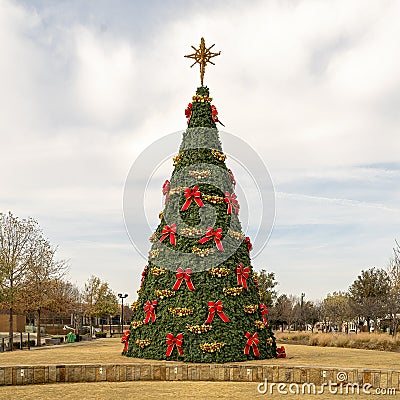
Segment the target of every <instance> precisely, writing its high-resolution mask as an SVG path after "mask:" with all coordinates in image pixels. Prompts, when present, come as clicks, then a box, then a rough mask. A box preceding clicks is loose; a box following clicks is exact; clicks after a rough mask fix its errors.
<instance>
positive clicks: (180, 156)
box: [172, 153, 182, 165]
mask: <svg viewBox="0 0 400 400" xmlns="http://www.w3.org/2000/svg"><path fill="white" fill-rule="evenodd" d="M181 158H182V153H178V154H177V155H176V156H175V157H173V158H172V161H173V162H174V165H176V164H178V162H179V161H181Z"/></svg>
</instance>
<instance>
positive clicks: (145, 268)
mask: <svg viewBox="0 0 400 400" xmlns="http://www.w3.org/2000/svg"><path fill="white" fill-rule="evenodd" d="M147 269H148V266H147V265H146V266H145V267H144V270H143V272H142V280H141V281H140V287H142V286H143V283H144V278H146V275H147Z"/></svg>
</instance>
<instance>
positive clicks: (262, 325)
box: [254, 321, 268, 331]
mask: <svg viewBox="0 0 400 400" xmlns="http://www.w3.org/2000/svg"><path fill="white" fill-rule="evenodd" d="M254 325H255V327H256V328H257V329H259V330H260V331H262V330H263V329H265V328H266V327H267V326H268V323H265V322H264V321H254Z"/></svg>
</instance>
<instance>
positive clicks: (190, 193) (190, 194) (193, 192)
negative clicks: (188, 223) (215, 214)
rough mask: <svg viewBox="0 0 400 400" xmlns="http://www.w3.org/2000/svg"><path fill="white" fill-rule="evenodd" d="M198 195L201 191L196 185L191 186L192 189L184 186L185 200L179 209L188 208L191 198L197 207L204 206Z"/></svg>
mask: <svg viewBox="0 0 400 400" xmlns="http://www.w3.org/2000/svg"><path fill="white" fill-rule="evenodd" d="M200 196H201V193H200V191H199V188H198V187H197V186H193V188H192V189H190V188H186V189H185V197H186V202H185V204H184V205H183V206H182V208H181V211H186V210H187V209H188V208H189V206H190V204H191V203H192V200H194V201H195V202H196V204H197V205H198V206H199V207H204V203H203V202H202V201H201V198H200Z"/></svg>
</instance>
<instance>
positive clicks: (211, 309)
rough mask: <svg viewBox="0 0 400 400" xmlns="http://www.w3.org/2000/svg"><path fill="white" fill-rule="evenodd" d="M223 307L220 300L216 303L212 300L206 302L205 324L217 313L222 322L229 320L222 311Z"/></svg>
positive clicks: (209, 322)
mask: <svg viewBox="0 0 400 400" xmlns="http://www.w3.org/2000/svg"><path fill="white" fill-rule="evenodd" d="M223 309H224V306H223V305H222V301H221V300H218V301H217V302H216V303H214V302H213V301H209V302H208V318H207V321H206V322H205V323H206V324H211V322H212V320H213V319H214V316H215V314H218V315H219V316H220V318H221V319H222V321H224V322H230V321H229V318H228V317H227V316H226V315H225V314H224V312H223V311H222V310H223Z"/></svg>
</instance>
